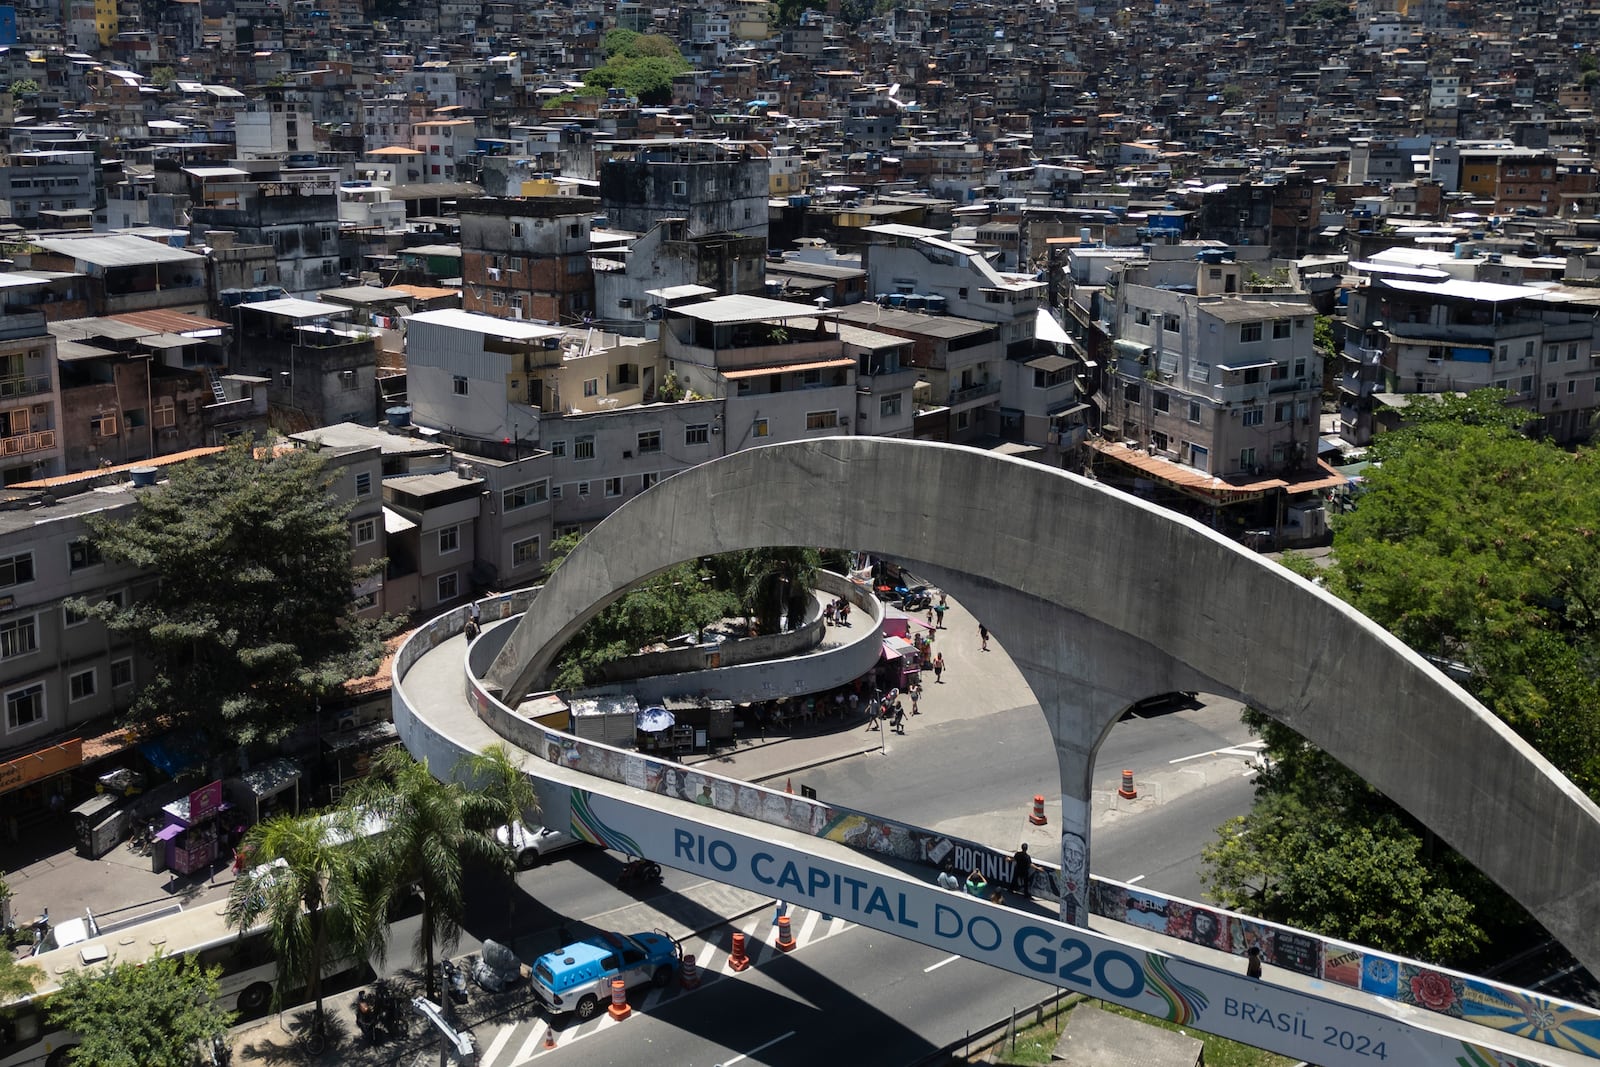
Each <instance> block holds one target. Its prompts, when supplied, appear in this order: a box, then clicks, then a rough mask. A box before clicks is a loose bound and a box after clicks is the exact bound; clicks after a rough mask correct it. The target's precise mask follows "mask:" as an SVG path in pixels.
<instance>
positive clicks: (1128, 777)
mask: <svg viewBox="0 0 1600 1067" xmlns="http://www.w3.org/2000/svg"><path fill="white" fill-rule="evenodd" d="M1138 795H1139V791H1138V790H1137V789H1135V788H1134V787H1133V772H1132V771H1123V772H1122V788H1121V789H1118V790H1117V796H1119V797H1121V798H1122V799H1124V800H1132V799H1133V798H1134V797H1137V796H1138Z"/></svg>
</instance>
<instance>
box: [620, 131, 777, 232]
mask: <svg viewBox="0 0 1600 1067" xmlns="http://www.w3.org/2000/svg"><path fill="white" fill-rule="evenodd" d="M610 149H611V153H612V154H611V155H610V157H609V158H607V159H606V160H605V162H604V163H602V164H600V167H599V171H600V200H601V203H602V206H603V207H604V208H605V216H606V218H607V220H608V221H609V223H610V225H612V226H614V227H617V228H619V229H623V230H631V231H633V232H634V233H644V232H646V231H647V230H649V229H651V228H652V227H654V226H655V225H657V224H658V223H660V222H663V221H665V220H666V219H672V218H681V219H684V220H686V223H687V226H688V233H689V235H690V236H703V235H706V234H712V233H737V234H743V235H746V236H750V237H761V238H765V237H766V235H767V195H768V194H767V190H768V186H769V184H770V183H769V181H768V167H767V160H766V157H765V156H764V155H763V154H761V149H760V148H759V146H754V145H740V144H721V143H717V142H711V141H689V140H661V141H620V142H613V143H612V145H611V146H610Z"/></svg>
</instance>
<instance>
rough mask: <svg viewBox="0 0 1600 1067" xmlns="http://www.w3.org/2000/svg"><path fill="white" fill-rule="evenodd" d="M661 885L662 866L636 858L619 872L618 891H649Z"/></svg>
mask: <svg viewBox="0 0 1600 1067" xmlns="http://www.w3.org/2000/svg"><path fill="white" fill-rule="evenodd" d="M660 883H661V864H659V863H656V862H654V861H653V860H647V859H645V858H644V857H643V856H635V857H633V858H632V859H630V860H628V862H627V863H625V864H623V865H622V870H620V871H618V872H617V888H618V889H648V888H649V887H650V886H653V885H659V884H660Z"/></svg>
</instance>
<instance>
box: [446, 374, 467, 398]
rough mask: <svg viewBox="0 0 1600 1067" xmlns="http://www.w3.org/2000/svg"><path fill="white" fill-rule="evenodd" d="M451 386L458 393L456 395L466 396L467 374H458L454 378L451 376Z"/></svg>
mask: <svg viewBox="0 0 1600 1067" xmlns="http://www.w3.org/2000/svg"><path fill="white" fill-rule="evenodd" d="M450 388H451V390H452V391H453V392H454V393H455V394H456V396H466V395H467V377H466V375H464V374H457V375H455V376H454V377H453V378H451V379H450Z"/></svg>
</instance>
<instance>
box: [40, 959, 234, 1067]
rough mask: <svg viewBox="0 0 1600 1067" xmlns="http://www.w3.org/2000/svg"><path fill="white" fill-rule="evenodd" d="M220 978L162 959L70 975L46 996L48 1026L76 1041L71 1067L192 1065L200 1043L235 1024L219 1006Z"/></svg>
mask: <svg viewBox="0 0 1600 1067" xmlns="http://www.w3.org/2000/svg"><path fill="white" fill-rule="evenodd" d="M221 973H222V972H221V970H220V969H219V968H215V967H213V968H211V969H209V970H206V969H203V968H200V967H191V966H187V965H185V964H184V962H183V960H182V958H181V957H178V956H162V955H157V956H156V957H155V958H154V959H151V960H148V961H143V962H139V961H128V962H124V963H118V964H116V965H115V966H106V967H100V968H96V969H94V970H89V971H72V972H69V973H68V974H67V975H66V976H65V977H64V978H63V980H62V985H61V989H60V990H59V991H58V992H56V993H54V994H52V995H51V997H50V1005H49V1016H50V1022H51V1024H52V1025H54V1026H58V1027H61V1028H62V1029H66V1030H71V1031H72V1032H73V1033H75V1034H78V1035H80V1036H81V1043H80V1044H79V1045H78V1046H77V1047H76V1048H75V1049H73V1050H72V1052H71V1053H70V1054H69V1055H68V1057H67V1062H68V1063H75V1064H83V1065H84V1067H193V1065H194V1064H195V1063H197V1062H198V1061H199V1056H198V1053H199V1050H200V1048H201V1047H202V1044H201V1043H202V1042H206V1043H209V1042H210V1041H211V1039H212V1038H214V1037H226V1036H227V1033H228V1026H229V1024H230V1023H231V1022H232V1019H233V1016H232V1013H230V1012H228V1011H227V1010H225V1009H224V1008H223V1007H221V1005H219V1004H218V1003H217V979H218V976H219V975H220V974H221Z"/></svg>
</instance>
